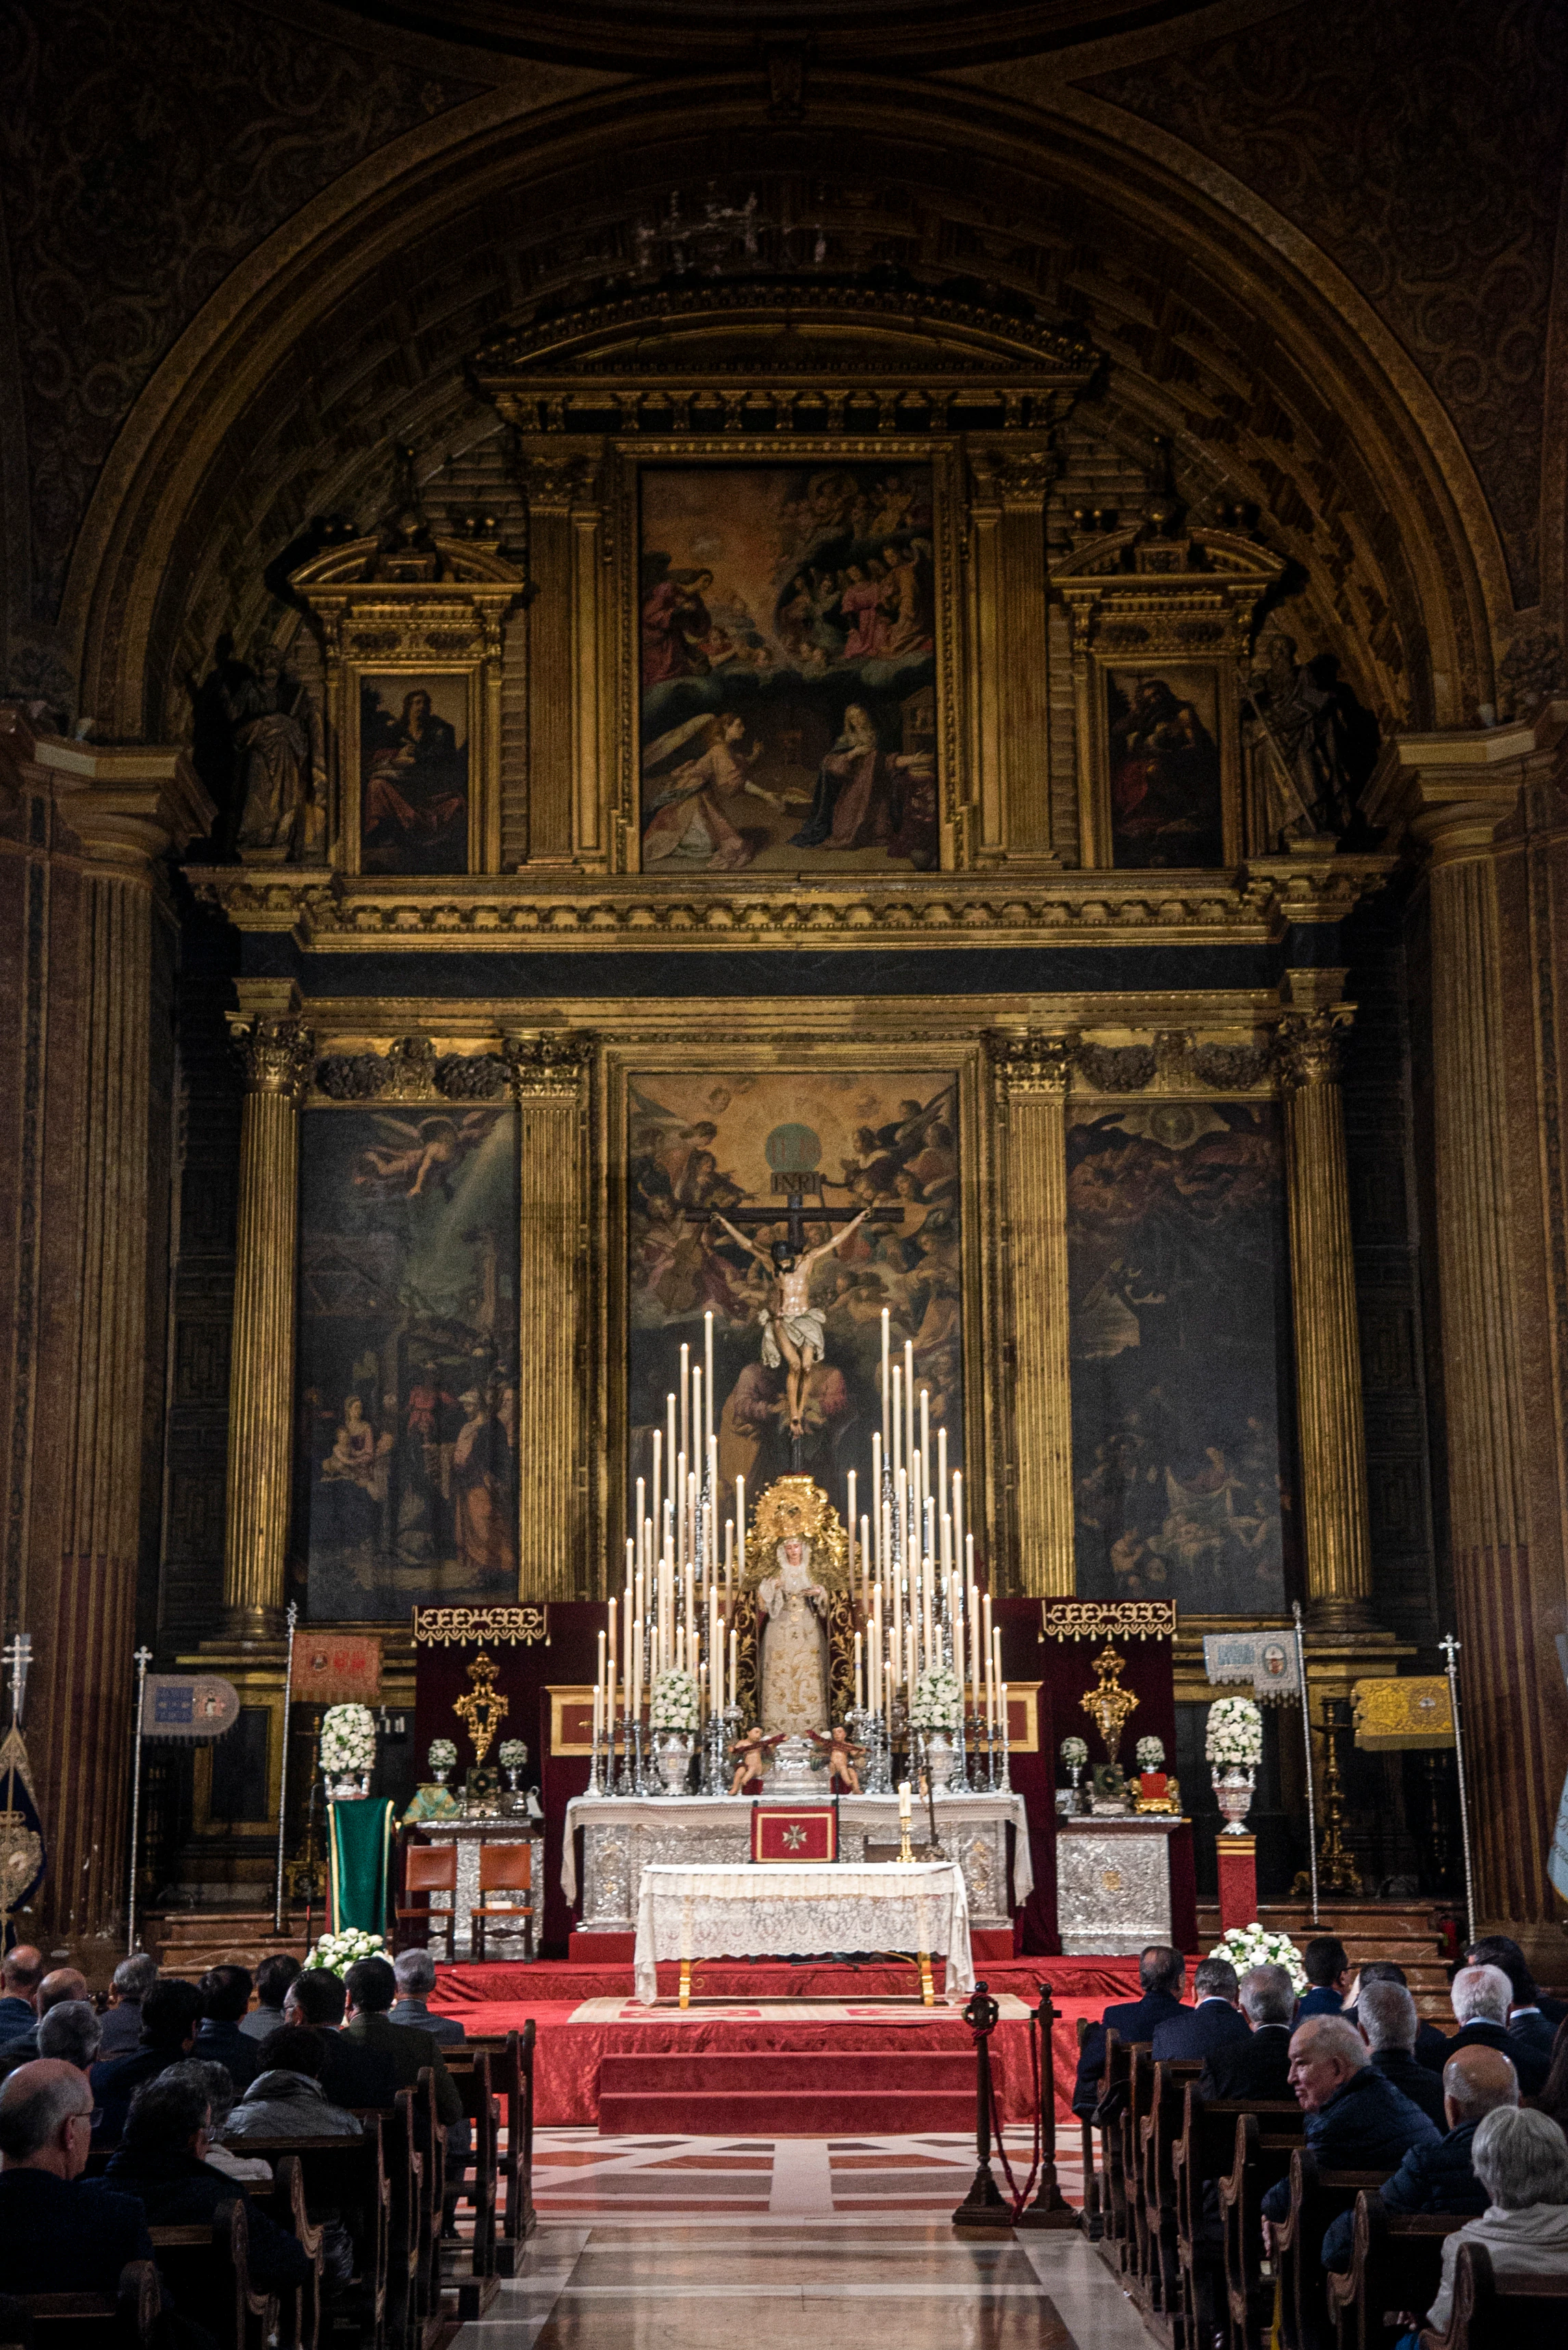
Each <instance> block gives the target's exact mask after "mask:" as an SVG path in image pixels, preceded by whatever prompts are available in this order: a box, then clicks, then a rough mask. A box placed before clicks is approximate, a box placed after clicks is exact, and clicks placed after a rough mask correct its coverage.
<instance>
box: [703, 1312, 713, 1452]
mask: <svg viewBox="0 0 1568 2350" xmlns="http://www.w3.org/2000/svg"><path fill="white" fill-rule="evenodd" d="M712 1435H713V1309H712V1307H711V1306H710V1307H709V1308H708V1311H707V1312H706V1314H704V1315H703V1316H702V1459H703V1461H704V1462H706V1461H707V1458H708V1447H709V1444H710V1442H711V1440H712Z"/></svg>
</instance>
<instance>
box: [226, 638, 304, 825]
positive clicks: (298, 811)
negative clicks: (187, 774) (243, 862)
mask: <svg viewBox="0 0 1568 2350" xmlns="http://www.w3.org/2000/svg"><path fill="white" fill-rule="evenodd" d="M223 709H224V712H225V714H226V716H227V718H228V722H229V726H230V730H231V734H232V739H233V742H234V784H235V791H236V797H237V800H238V805H239V810H240V823H239V837H238V846H239V850H240V854H241V856H242V857H243V858H245V859H247V860H254V862H256V863H258V864H280V865H281V864H284V863H293V864H296V865H300V864H306V863H308V862H311V861H312V860H314V859H315V858H319V857H320V855H321V854H322V850H323V847H324V845H325V840H326V804H325V794H324V790H323V785H324V783H325V778H326V760H325V757H324V754H323V746H322V733H321V716H320V712H318V710H317V706H316V703H315V702H314V700H313V699H312V697H311V694H310V691H309V689H308V687H306V685H305V684H303V683H302V682H301V681H300V680H299V679H298V678H296V677H295V676H293V675H291V673H290V671H289V670H288V668H287V666H286V662H285V660H284V656H283V654H282V653H281V652H280V651H279V650H278V648H277V647H276V645H264V646H263V647H262V649H261V650H260V652H259V653H258V654H257V656H256V662H255V667H254V670H247V671H244V673H243V674H242V675H241V676H240V677H239V678H237V679H235V680H234V682H233V683H232V684H225V685H224V687H223Z"/></svg>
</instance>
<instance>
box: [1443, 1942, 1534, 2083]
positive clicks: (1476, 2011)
mask: <svg viewBox="0 0 1568 2350" xmlns="http://www.w3.org/2000/svg"><path fill="white" fill-rule="evenodd" d="M1449 1998H1450V2000H1451V2001H1452V2002H1453V2009H1454V2017H1455V2020H1456V2022H1458V2024H1459V2030H1458V2031H1457V2032H1456V2033H1455V2034H1454V2036H1453V2038H1452V2039H1451V2040H1450V2041H1449V2045H1448V2050H1447V2053H1446V2054H1445V2056H1444V2059H1443V2061H1444V2063H1445V2064H1447V2062H1448V2059H1449V2056H1457V2055H1458V2054H1459V2050H1460V2049H1461V2048H1495V2049H1496V2050H1497V2051H1498V2053H1499V2054H1501V2055H1503V2056H1506V2057H1508V2058H1509V2059H1510V2061H1511V2064H1512V2065H1513V2069H1514V2071H1515V2072H1516V2073H1517V2074H1519V2085H1520V2089H1521V2092H1522V2094H1523V2095H1525V2096H1527V2097H1533V2096H1537V2095H1539V2094H1540V2092H1541V2090H1542V2089H1543V2088H1544V2087H1545V2085H1546V2075H1547V2074H1548V2073H1549V2072H1550V2071H1551V2070H1552V2060H1551V2057H1550V2055H1549V2054H1543V2053H1542V2050H1541V2049H1540V2048H1538V2047H1537V2046H1536V2045H1535V2043H1534V2042H1533V2041H1532V2039H1531V2038H1530V2037H1529V2035H1528V2034H1527V2033H1515V2032H1511V2031H1510V2030H1509V2028H1508V2017H1509V2010H1510V2009H1511V2006H1512V2004H1513V1985H1512V1984H1511V1982H1510V1981H1509V1979H1508V1977H1507V1976H1506V1975H1505V1974H1504V1973H1503V1970H1502V1969H1501V1967H1461V1968H1460V1969H1459V1973H1458V1974H1457V1975H1456V1976H1455V1977H1454V1981H1453V1987H1452V1989H1451V1991H1449Z"/></svg>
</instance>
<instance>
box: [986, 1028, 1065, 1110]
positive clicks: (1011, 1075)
mask: <svg viewBox="0 0 1568 2350" xmlns="http://www.w3.org/2000/svg"><path fill="white" fill-rule="evenodd" d="M985 1041H986V1049H987V1051H988V1052H989V1053H990V1055H991V1058H992V1066H993V1067H994V1069H995V1071H996V1074H997V1077H998V1079H999V1081H1000V1083H1001V1085H1002V1090H1003V1091H1004V1093H1006V1094H1007V1095H1008V1096H1009V1097H1027V1096H1031V1095H1040V1096H1045V1097H1061V1096H1062V1095H1064V1094H1065V1092H1066V1090H1067V1085H1068V1080H1069V1078H1070V1077H1071V1076H1072V1073H1073V1061H1074V1056H1075V1053H1076V1051H1077V1047H1078V1041H1079V1040H1078V1037H1077V1035H1076V1033H1075V1031H1073V1030H1071V1029H1068V1030H1064V1031H1063V1032H1062V1033H1061V1034H1059V1035H1038V1034H1036V1033H1035V1032H1033V1030H1032V1031H1030V1032H1029V1033H1028V1034H1027V1035H1022V1036H1016V1035H1008V1034H1006V1033H1004V1032H993V1033H992V1035H988V1036H987V1038H986V1040H985Z"/></svg>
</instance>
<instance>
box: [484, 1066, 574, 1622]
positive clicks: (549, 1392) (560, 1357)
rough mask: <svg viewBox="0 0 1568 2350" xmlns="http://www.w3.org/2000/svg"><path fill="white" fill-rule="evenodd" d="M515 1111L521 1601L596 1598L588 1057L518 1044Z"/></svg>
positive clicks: (514, 1082) (519, 1578)
mask: <svg viewBox="0 0 1568 2350" xmlns="http://www.w3.org/2000/svg"><path fill="white" fill-rule="evenodd" d="M503 1050H504V1055H505V1058H506V1062H507V1065H508V1066H509V1068H510V1070H511V1073H512V1094H513V1099H514V1102H515V1103H516V1106H517V1128H518V1132H517V1170H518V1195H519V1211H518V1267H517V1274H518V1278H517V1297H518V1326H519V1344H518V1362H517V1428H518V1433H519V1437H520V1440H521V1441H520V1443H519V1448H518V1471H519V1490H518V1544H517V1557H518V1596H519V1598H521V1599H537V1600H548V1599H579V1598H584V1597H586V1596H589V1588H588V1583H587V1576H586V1567H585V1558H584V1544H585V1541H586V1532H587V1484H586V1476H585V1464H584V1461H583V1445H582V1427H583V1417H582V1407H581V1399H580V1397H579V1393H578V1388H579V1380H580V1356H581V1351H582V1335H581V1322H582V1295H583V1282H582V1272H583V1255H584V1247H585V1239H586V1234H585V1222H584V1201H583V1182H582V1176H583V1165H584V1095H585V1089H586V1085H587V1066H588V1063H589V1059H590V1056H591V1052H592V1046H591V1044H590V1043H589V1041H588V1040H587V1038H584V1037H578V1036H558V1035H556V1036H551V1035H544V1036H535V1035H512V1036H508V1037H506V1038H505V1039H504V1045H503Z"/></svg>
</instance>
